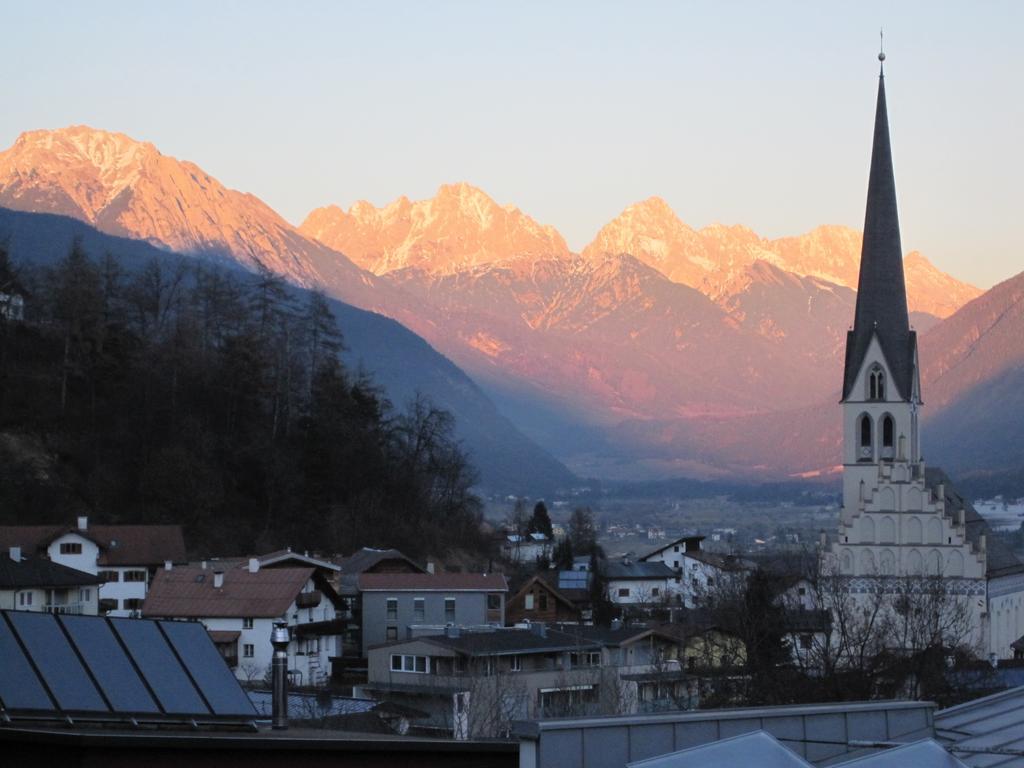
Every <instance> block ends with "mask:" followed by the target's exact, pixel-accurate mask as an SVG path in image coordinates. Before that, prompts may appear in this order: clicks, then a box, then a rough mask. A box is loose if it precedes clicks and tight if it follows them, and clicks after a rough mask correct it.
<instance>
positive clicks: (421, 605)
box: [412, 597, 427, 622]
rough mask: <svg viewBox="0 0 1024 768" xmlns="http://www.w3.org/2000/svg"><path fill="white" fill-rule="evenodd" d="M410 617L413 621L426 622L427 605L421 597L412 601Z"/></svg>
mask: <svg viewBox="0 0 1024 768" xmlns="http://www.w3.org/2000/svg"><path fill="white" fill-rule="evenodd" d="M412 617H413V621H420V622H422V621H426V618H427V604H426V601H425V600H424V599H423V598H422V597H417V598H415V599H414V600H413V601H412Z"/></svg>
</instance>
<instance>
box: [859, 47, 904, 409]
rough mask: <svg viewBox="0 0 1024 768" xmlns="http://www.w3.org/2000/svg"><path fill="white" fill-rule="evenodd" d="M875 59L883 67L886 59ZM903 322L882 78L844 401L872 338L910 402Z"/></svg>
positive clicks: (893, 183) (900, 258) (893, 185)
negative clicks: (878, 344)
mask: <svg viewBox="0 0 1024 768" xmlns="http://www.w3.org/2000/svg"><path fill="white" fill-rule="evenodd" d="M878 59H879V61H880V62H884V60H885V54H884V53H879V54H878ZM913 335H914V334H912V332H911V331H910V322H909V319H908V316H907V291H906V287H905V285H904V280H903V249H902V246H901V244H900V223H899V216H898V214H897V211H896V180H895V176H894V174H893V168H892V148H891V146H890V144H889V117H888V113H887V110H886V103H885V74H884V72H881V73H879V76H878V102H877V104H876V107H875V135H874V144H873V146H872V150H871V175H870V177H869V179H868V201H867V209H866V211H865V214H864V244H863V246H862V249H861V256H860V278H859V282H858V285H857V309H856V313H855V315H854V323H853V330H852V331H851V332H850V334H849V335H848V337H847V341H846V373H845V376H844V386H843V397H844V399H845V398H847V397H849V396H850V389H851V387H852V386H853V383H854V380H855V379H856V377H857V373H858V371H859V370H860V368H861V366H862V365H863V362H864V355H865V354H866V353H867V350H868V346H869V344H870V343H871V338H872V336H877V337H878V340H879V343H880V344H881V346H882V352H883V354H884V355H885V359H886V362H887V363H888V365H889V368H890V370H891V372H892V375H893V378H894V379H895V384H896V387H897V389H898V390H899V393H900V395H901V396H902V397H903V398H905V399H910V396H911V387H912V385H913V367H914V350H913V347H912V344H913V343H914V340H913V338H912V337H913Z"/></svg>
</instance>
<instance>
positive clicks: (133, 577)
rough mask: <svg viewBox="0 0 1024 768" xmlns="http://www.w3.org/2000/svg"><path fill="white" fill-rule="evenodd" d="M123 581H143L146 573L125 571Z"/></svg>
mask: <svg viewBox="0 0 1024 768" xmlns="http://www.w3.org/2000/svg"><path fill="white" fill-rule="evenodd" d="M124 580H125V581H145V580H146V572H145V571H125V572H124Z"/></svg>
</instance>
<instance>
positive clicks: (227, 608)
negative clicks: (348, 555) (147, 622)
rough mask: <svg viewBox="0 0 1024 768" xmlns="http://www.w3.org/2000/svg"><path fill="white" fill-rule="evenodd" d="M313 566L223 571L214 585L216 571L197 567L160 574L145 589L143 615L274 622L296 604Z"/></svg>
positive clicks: (230, 569) (312, 571)
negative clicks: (220, 581) (221, 578)
mask: <svg viewBox="0 0 1024 768" xmlns="http://www.w3.org/2000/svg"><path fill="white" fill-rule="evenodd" d="M315 570H316V569H314V568H308V567H307V568H260V569H259V570H258V571H256V572H255V573H251V572H250V571H249V569H248V568H247V567H246V566H244V565H243V566H236V567H234V568H229V569H227V570H225V571H224V585H223V586H222V587H221V588H220V589H217V588H215V587H214V586H213V582H214V578H213V575H214V571H213V570H212V569H209V568H207V569H205V570H204V569H202V568H197V567H195V566H186V567H182V568H174V569H173V570H170V571H167V570H163V569H161V570H158V571H157V572H156V577H155V578H154V579H153V583H152V584H151V585H150V587H149V592H148V593H147V595H146V601H145V603H143V605H142V613H143V615H144V616H147V617H165V616H166V617H174V618H187V619H203V618H218V617H229V618H239V617H248V616H252V617H255V618H276V617H278V616H283V615H284V614H285V612H286V611H287V610H288V608H289V607H291V604H292V603H293V602H295V598H296V597H297V596H298V594H299V593H300V592H301V591H302V588H303V587H304V586H305V584H306V582H307V581H309V580H310V579H311V578H313V574H314V573H315Z"/></svg>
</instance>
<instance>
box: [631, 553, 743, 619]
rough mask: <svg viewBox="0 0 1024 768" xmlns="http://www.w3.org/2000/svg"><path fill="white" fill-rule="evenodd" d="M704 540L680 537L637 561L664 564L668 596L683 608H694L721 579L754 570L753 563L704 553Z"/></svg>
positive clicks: (732, 557) (728, 556)
mask: <svg viewBox="0 0 1024 768" xmlns="http://www.w3.org/2000/svg"><path fill="white" fill-rule="evenodd" d="M704 539H705V537H704V536H683V537H682V538H679V539H676V540H675V541H672V542H669V543H668V544H665V545H664V546H661V547H658V548H657V549H655V550H653V551H651V552H648V553H647V554H646V555H644V556H643V557H641V558H640V561H641V562H644V563H664V564H665V565H666V566H668V567H669V568H671V569H672V578H671V579H670V580H669V582H668V585H667V587H668V593H669V595H670V597H671V599H672V600H674V601H676V602H678V603H679V604H681V605H684V606H686V607H687V608H693V607H695V606H696V605H698V604H699V603H700V602H701V601H702V598H704V597H705V596H706V595H707V594H708V592H710V591H713V590H714V589H715V588H716V587H717V586H720V585H721V584H722V582H723V580H725V579H727V578H730V577H732V576H734V575H736V574H742V573H743V572H744V571H747V570H752V569H753V567H754V565H753V563H750V562H748V561H746V560H743V559H741V558H738V557H735V556H733V555H722V554H719V553H717V552H708V551H706V550H705V549H704V548H703V541H704Z"/></svg>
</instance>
